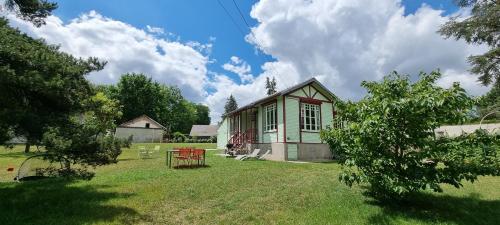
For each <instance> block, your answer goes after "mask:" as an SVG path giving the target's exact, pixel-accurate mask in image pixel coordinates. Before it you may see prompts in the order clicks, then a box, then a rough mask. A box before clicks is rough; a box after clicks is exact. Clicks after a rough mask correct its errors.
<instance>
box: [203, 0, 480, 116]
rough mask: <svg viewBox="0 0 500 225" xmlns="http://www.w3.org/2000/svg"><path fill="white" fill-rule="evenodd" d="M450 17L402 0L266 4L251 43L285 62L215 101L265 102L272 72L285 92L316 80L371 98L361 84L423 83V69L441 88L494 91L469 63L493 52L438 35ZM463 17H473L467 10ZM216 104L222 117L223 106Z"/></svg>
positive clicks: (275, 0)
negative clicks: (402, 79) (407, 6)
mask: <svg viewBox="0 0 500 225" xmlns="http://www.w3.org/2000/svg"><path fill="white" fill-rule="evenodd" d="M442 13H443V12H442V11H440V10H435V9H432V8H430V7H429V6H426V5H422V7H421V8H420V9H418V10H417V11H416V12H415V13H414V14H410V15H406V16H405V15H404V8H403V6H402V5H401V1H399V0H380V1H365V0H338V1H330V0H314V1H303V0H286V1H285V0H272V1H271V0H261V1H259V2H258V3H256V4H255V5H254V6H253V7H252V11H251V13H250V14H251V16H252V17H253V18H254V19H256V20H257V21H258V24H257V25H256V27H253V28H252V32H253V35H248V36H247V40H248V41H249V42H250V43H252V44H254V45H255V46H256V47H257V48H259V49H260V50H261V51H264V52H265V53H267V54H269V55H272V56H273V57H274V58H276V59H277V62H274V63H268V64H266V65H264V66H263V69H264V73H263V74H260V75H258V76H257V77H256V78H255V81H254V82H253V83H248V84H243V85H237V84H234V83H233V84H231V85H229V81H226V83H225V85H221V86H219V87H217V90H218V91H217V92H216V93H215V94H213V95H211V96H209V98H208V100H209V101H224V100H225V99H224V98H222V96H228V95H229V93H233V94H234V95H235V96H236V99H237V100H238V101H241V102H250V101H253V100H255V99H256V98H258V97H262V94H261V93H264V90H263V87H264V86H263V79H264V78H265V77H266V76H269V75H270V74H272V75H275V74H276V76H277V79H278V89H282V88H284V87H286V86H289V85H291V84H294V83H297V82H300V81H303V80H306V79H307V78H310V77H311V76H315V77H316V78H318V79H320V81H322V82H323V83H324V84H325V85H326V86H327V87H329V88H330V89H331V90H332V91H333V92H334V93H335V94H337V95H338V96H340V97H341V98H344V99H346V98H349V99H359V98H360V97H361V96H363V95H364V94H365V93H366V92H365V91H364V90H363V89H362V88H361V87H360V86H359V85H360V83H361V81H363V80H378V79H380V78H382V77H383V76H384V75H386V74H388V73H389V72H391V71H393V70H397V71H398V72H400V73H406V74H410V75H411V76H412V78H413V79H416V77H417V76H418V74H419V72H420V71H424V72H430V71H432V70H434V69H438V68H440V69H441V71H443V78H441V79H440V80H439V82H438V83H439V84H440V85H442V86H449V85H451V83H453V82H454V81H459V82H460V83H461V85H462V87H464V88H465V89H466V90H467V91H468V92H469V93H470V94H473V95H480V94H483V93H485V92H486V91H487V90H488V88H486V87H483V86H481V85H480V84H478V83H477V81H476V80H477V77H476V76H475V75H471V74H470V73H469V72H468V71H467V69H468V68H470V66H469V65H468V64H467V62H466V58H467V56H469V55H472V54H478V53H481V52H484V51H485V50H486V48H485V47H484V46H473V45H467V44H466V43H465V42H464V41H455V40H453V39H451V40H445V39H443V37H441V36H440V35H439V34H438V33H436V32H437V30H438V29H439V27H440V26H441V24H443V23H445V22H446V21H447V20H448V19H449V17H448V16H444V15H442ZM459 13H461V14H462V17H463V16H464V15H465V16H466V15H467V10H465V11H460V12H459ZM457 15H458V13H457V14H454V15H452V16H457ZM276 68H279V69H276ZM284 68H287V69H286V70H283V69H284ZM248 89H250V90H253V91H252V93H247V91H245V90H248ZM255 93H256V94H255ZM217 96H219V97H217ZM212 105H213V107H214V108H213V109H215V110H219V111H218V112H220V111H221V109H222V107H221V105H223V103H212Z"/></svg>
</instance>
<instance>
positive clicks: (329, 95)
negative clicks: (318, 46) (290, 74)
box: [226, 77, 337, 115]
mask: <svg viewBox="0 0 500 225" xmlns="http://www.w3.org/2000/svg"><path fill="white" fill-rule="evenodd" d="M310 84H313V85H315V86H317V87H318V91H320V92H321V93H322V94H324V95H325V96H326V97H327V98H330V99H332V100H335V99H337V96H335V95H334V94H333V93H332V92H331V91H330V90H328V88H326V87H325V86H324V85H323V84H321V83H320V82H319V81H318V80H317V79H316V78H314V77H313V78H311V79H309V80H306V81H304V82H302V83H299V84H296V85H294V86H291V87H289V88H287V89H284V90H282V91H279V92H276V93H274V94H273V95H269V96H266V97H264V98H261V99H259V100H257V101H254V102H252V103H250V104H247V105H244V106H242V107H240V108H238V109H236V110H233V111H231V112H229V113H227V114H226V115H231V114H233V113H236V112H239V111H242V110H245V109H249V108H253V107H255V106H257V105H259V104H261V103H265V102H268V101H270V100H272V99H274V98H276V97H278V96H283V95H286V94H290V93H292V92H294V91H296V90H298V89H300V88H302V87H304V86H307V85H310Z"/></svg>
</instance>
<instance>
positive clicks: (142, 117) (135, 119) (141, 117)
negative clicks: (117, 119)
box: [119, 115, 167, 130]
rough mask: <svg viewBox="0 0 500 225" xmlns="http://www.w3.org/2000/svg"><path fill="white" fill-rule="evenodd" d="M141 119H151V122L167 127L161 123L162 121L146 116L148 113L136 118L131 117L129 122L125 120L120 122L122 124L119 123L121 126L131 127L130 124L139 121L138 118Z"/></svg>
mask: <svg viewBox="0 0 500 225" xmlns="http://www.w3.org/2000/svg"><path fill="white" fill-rule="evenodd" d="M140 119H145V120H148V121H150V122H151V123H154V124H156V125H158V126H159V127H161V128H163V129H165V130H166V129H167V128H166V127H164V126H163V125H161V124H160V123H158V122H156V120H154V119H151V117H149V116H146V115H142V116H138V117H136V118H134V119H131V120H129V121H127V122H125V123H122V124H120V125H119V127H129V126H128V125H129V124H131V123H134V122H136V121H138V120H140Z"/></svg>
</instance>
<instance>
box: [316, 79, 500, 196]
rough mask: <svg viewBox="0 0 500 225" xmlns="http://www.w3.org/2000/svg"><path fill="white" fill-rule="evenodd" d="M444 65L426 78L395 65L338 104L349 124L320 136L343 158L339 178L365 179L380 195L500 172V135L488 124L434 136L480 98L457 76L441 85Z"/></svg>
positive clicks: (436, 188) (349, 180)
mask: <svg viewBox="0 0 500 225" xmlns="http://www.w3.org/2000/svg"><path fill="white" fill-rule="evenodd" d="M440 77H441V74H440V73H439V71H438V72H432V73H430V74H425V73H422V74H421V75H420V80H418V81H417V82H415V83H410V81H409V78H408V77H406V76H401V75H399V74H397V73H396V72H394V73H393V74H391V75H389V76H386V77H385V78H384V79H383V81H381V82H378V83H377V82H363V83H362V86H363V87H365V88H366V89H367V91H368V95H367V96H366V97H364V98H363V99H362V100H360V101H359V102H357V103H354V102H347V103H345V104H341V105H338V106H337V108H339V109H340V112H341V113H340V114H341V115H342V119H340V117H336V120H337V121H336V122H340V121H341V120H347V121H348V123H347V125H346V126H345V127H344V128H343V129H329V130H327V131H324V132H322V134H321V137H322V138H323V139H324V140H325V141H326V142H327V143H328V144H329V145H330V148H331V149H332V150H333V152H334V154H335V155H338V157H339V158H340V163H341V164H342V166H343V171H342V173H341V175H340V177H339V178H340V180H341V181H342V182H344V183H345V184H347V185H348V186H352V185H353V184H354V183H361V182H363V183H364V182H367V183H369V184H370V191H371V193H372V194H374V196H376V197H380V198H385V197H390V198H396V197H404V196H405V195H407V194H409V193H413V192H417V191H419V190H424V189H428V188H429V189H432V190H433V191H442V189H441V187H440V186H439V184H441V183H447V184H451V185H454V186H455V187H457V188H458V187H460V186H461V182H462V180H463V179H466V180H468V181H474V180H476V179H477V177H478V176H480V175H500V158H499V156H500V135H498V134H496V135H488V134H486V133H485V132H484V131H478V132H476V133H474V134H470V135H463V136H461V137H458V138H435V135H434V129H436V128H437V127H439V126H440V125H442V124H450V123H460V122H462V121H464V120H465V119H466V117H467V113H468V111H469V110H470V109H471V108H472V106H473V105H474V100H473V99H472V98H470V97H469V96H468V95H467V94H466V92H465V91H464V90H463V89H462V88H461V87H460V86H459V84H458V83H455V84H453V86H452V87H450V88H449V89H443V88H441V87H438V86H437V85H436V84H435V82H436V80H437V79H439V78H440Z"/></svg>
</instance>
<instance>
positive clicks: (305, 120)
mask: <svg viewBox="0 0 500 225" xmlns="http://www.w3.org/2000/svg"><path fill="white" fill-rule="evenodd" d="M319 107H320V106H319V105H314V104H307V103H302V104H301V106H300V122H301V123H300V129H301V130H304V131H319V130H320V129H321V122H320V119H321V118H320V112H319Z"/></svg>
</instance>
